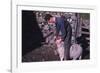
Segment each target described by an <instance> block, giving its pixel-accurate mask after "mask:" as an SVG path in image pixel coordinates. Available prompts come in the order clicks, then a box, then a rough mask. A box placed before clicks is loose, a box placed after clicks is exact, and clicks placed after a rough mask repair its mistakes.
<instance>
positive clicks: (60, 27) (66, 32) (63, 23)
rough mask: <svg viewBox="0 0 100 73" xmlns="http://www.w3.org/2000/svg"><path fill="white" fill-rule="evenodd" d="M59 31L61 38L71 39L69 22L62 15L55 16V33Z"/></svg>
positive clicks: (57, 33)
mask: <svg viewBox="0 0 100 73" xmlns="http://www.w3.org/2000/svg"><path fill="white" fill-rule="evenodd" d="M59 31H61V33H62V34H61V37H62V40H65V39H67V40H69V41H71V36H72V28H71V25H70V24H69V22H68V21H67V20H66V19H64V18H63V17H56V35H59Z"/></svg>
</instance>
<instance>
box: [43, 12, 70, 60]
mask: <svg viewBox="0 0 100 73" xmlns="http://www.w3.org/2000/svg"><path fill="white" fill-rule="evenodd" d="M44 19H45V20H46V21H47V23H48V24H50V23H53V24H55V25H56V38H57V36H59V35H61V39H62V41H63V42H64V48H65V52H64V60H69V50H70V46H71V36H72V28H71V26H70V24H69V22H68V21H67V20H65V18H64V17H54V16H52V15H50V14H46V15H45V18H44Z"/></svg>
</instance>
